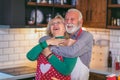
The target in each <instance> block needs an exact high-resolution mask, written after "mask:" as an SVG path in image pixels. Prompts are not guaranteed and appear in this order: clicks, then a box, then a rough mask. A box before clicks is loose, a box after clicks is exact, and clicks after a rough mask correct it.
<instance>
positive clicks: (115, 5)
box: [108, 4, 120, 8]
mask: <svg viewBox="0 0 120 80" xmlns="http://www.w3.org/2000/svg"><path fill="white" fill-rule="evenodd" d="M108 8H120V4H110V5H108Z"/></svg>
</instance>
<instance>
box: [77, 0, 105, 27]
mask: <svg viewBox="0 0 120 80" xmlns="http://www.w3.org/2000/svg"><path fill="white" fill-rule="evenodd" d="M77 1H78V3H77V6H76V8H77V9H79V10H80V11H81V12H82V14H83V20H84V23H83V26H84V27H89V28H106V13H107V12H106V10H107V9H106V6H107V0H99V1H98V0H77Z"/></svg>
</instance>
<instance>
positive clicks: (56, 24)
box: [48, 16, 66, 37]
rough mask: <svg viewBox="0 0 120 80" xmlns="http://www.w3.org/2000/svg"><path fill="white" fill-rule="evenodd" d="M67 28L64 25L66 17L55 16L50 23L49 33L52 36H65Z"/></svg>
mask: <svg viewBox="0 0 120 80" xmlns="http://www.w3.org/2000/svg"><path fill="white" fill-rule="evenodd" d="M65 32H66V30H65V26H64V19H63V18H62V17H60V16H57V17H55V18H53V19H52V20H51V21H50V22H49V23H48V35H50V34H51V36H54V37H56V36H64V34H65Z"/></svg>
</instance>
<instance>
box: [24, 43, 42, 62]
mask: <svg viewBox="0 0 120 80" xmlns="http://www.w3.org/2000/svg"><path fill="white" fill-rule="evenodd" d="M42 51H43V48H42V47H41V44H37V45H36V46H35V47H33V48H32V49H31V50H30V51H29V52H28V53H27V55H26V57H27V58H28V59H29V60H31V61H35V60H36V59H37V58H38V56H39V55H40V53H41V52H42Z"/></svg>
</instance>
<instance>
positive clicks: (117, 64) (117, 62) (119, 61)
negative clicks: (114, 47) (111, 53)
mask: <svg viewBox="0 0 120 80" xmlns="http://www.w3.org/2000/svg"><path fill="white" fill-rule="evenodd" d="M119 69H120V57H119V56H116V57H115V70H119Z"/></svg>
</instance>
